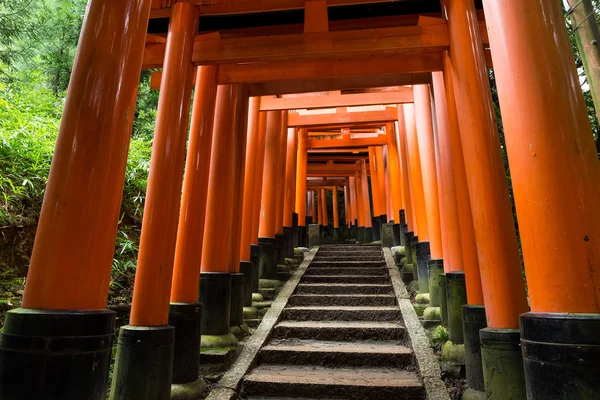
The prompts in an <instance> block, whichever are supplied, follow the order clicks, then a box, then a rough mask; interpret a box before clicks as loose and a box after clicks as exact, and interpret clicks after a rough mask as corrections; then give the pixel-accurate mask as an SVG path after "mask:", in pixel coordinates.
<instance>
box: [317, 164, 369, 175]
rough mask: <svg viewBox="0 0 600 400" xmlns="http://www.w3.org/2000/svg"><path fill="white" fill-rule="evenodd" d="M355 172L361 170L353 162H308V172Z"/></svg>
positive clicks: (348, 173)
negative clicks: (328, 163)
mask: <svg viewBox="0 0 600 400" xmlns="http://www.w3.org/2000/svg"><path fill="white" fill-rule="evenodd" d="M355 172H360V168H357V167H356V165H352V164H330V165H327V164H308V166H307V173H308V174H318V173H321V174H328V173H345V174H347V175H353V174H354V173H355Z"/></svg>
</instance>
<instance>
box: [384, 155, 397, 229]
mask: <svg viewBox="0 0 600 400" xmlns="http://www.w3.org/2000/svg"><path fill="white" fill-rule="evenodd" d="M381 148H382V150H383V171H384V177H385V207H386V208H385V209H386V214H387V220H388V222H390V221H392V220H394V219H398V218H394V203H393V200H392V185H391V182H390V154H389V151H388V146H387V145H385V146H381Z"/></svg>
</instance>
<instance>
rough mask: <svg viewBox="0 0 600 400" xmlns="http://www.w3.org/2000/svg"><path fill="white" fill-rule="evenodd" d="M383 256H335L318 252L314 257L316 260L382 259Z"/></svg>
mask: <svg viewBox="0 0 600 400" xmlns="http://www.w3.org/2000/svg"><path fill="white" fill-rule="evenodd" d="M382 258H383V256H381V255H372V256H369V255H367V256H363V255H353V254H343V255H333V256H322V255H320V254H317V255H316V256H315V257H314V258H313V262H314V261H381V259H382Z"/></svg>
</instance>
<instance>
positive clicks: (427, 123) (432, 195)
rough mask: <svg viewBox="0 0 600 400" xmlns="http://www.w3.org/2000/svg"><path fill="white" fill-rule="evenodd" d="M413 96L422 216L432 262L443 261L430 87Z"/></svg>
mask: <svg viewBox="0 0 600 400" xmlns="http://www.w3.org/2000/svg"><path fill="white" fill-rule="evenodd" d="M413 94H414V98H415V103H414V104H415V119H416V124H417V137H418V145H419V157H420V160H421V163H420V164H421V173H422V178H423V194H424V199H425V212H426V215H427V233H428V235H429V244H430V248H431V258H432V259H439V258H443V252H442V234H441V229H440V203H439V198H438V187H437V185H438V181H437V171H436V163H435V145H434V140H433V125H432V120H431V117H432V114H431V98H430V96H429V85H415V86H413ZM419 239H420V237H419Z"/></svg>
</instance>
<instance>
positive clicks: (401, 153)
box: [396, 105, 418, 236]
mask: <svg viewBox="0 0 600 400" xmlns="http://www.w3.org/2000/svg"><path fill="white" fill-rule="evenodd" d="M396 142H397V145H398V160H399V161H400V173H401V174H402V188H403V190H402V206H403V208H404V210H405V214H406V224H407V225H408V230H409V231H412V232H413V233H414V234H415V236H417V235H418V231H417V226H416V219H415V218H414V215H415V214H414V207H413V200H412V197H413V195H412V192H413V188H412V187H411V186H410V168H409V165H410V163H409V160H408V150H407V147H408V145H407V143H406V121H405V117H404V107H402V106H401V105H398V123H397V124H396Z"/></svg>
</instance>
